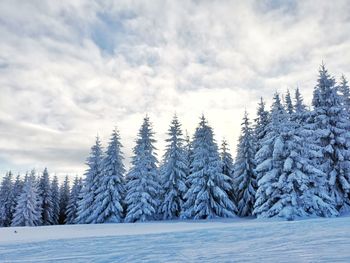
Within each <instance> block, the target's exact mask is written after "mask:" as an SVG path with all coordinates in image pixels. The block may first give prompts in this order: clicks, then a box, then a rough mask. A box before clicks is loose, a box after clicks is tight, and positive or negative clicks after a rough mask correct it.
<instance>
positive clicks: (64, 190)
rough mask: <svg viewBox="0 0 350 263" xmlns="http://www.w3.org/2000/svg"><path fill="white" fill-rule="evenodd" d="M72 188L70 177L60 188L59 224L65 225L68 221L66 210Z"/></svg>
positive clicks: (66, 178)
mask: <svg viewBox="0 0 350 263" xmlns="http://www.w3.org/2000/svg"><path fill="white" fill-rule="evenodd" d="M69 195H70V187H69V179H68V175H67V176H66V177H65V179H64V182H63V184H62V185H61V187H60V203H59V204H60V214H59V217H58V223H59V224H61V225H63V224H64V223H65V221H66V216H67V215H66V208H67V205H68V201H69Z"/></svg>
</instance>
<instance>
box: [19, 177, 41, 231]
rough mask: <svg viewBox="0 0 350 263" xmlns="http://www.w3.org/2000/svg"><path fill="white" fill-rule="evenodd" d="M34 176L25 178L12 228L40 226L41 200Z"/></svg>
mask: <svg viewBox="0 0 350 263" xmlns="http://www.w3.org/2000/svg"><path fill="white" fill-rule="evenodd" d="M35 181H36V180H35V176H34V175H33V173H32V175H30V176H26V180H25V182H24V186H23V191H22V193H21V195H20V196H19V198H18V201H17V206H16V210H15V213H14V216H13V220H12V226H38V225H40V224H41V200H40V197H39V193H38V187H37V183H36V182H35Z"/></svg>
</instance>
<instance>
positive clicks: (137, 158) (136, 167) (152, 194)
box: [125, 116, 160, 222]
mask: <svg viewBox="0 0 350 263" xmlns="http://www.w3.org/2000/svg"><path fill="white" fill-rule="evenodd" d="M153 135H154V133H153V131H152V127H151V123H150V121H149V118H148V116H146V117H145V118H144V121H143V124H142V126H141V129H140V131H139V134H138V137H139V138H138V139H137V141H136V146H135V148H134V150H133V151H134V156H133V158H132V162H131V163H132V167H131V169H130V171H129V173H128V174H127V185H126V189H127V193H126V198H125V202H126V204H127V211H126V217H125V221H126V222H135V221H142V222H143V221H147V220H154V219H155V218H156V214H157V210H158V206H159V199H158V195H159V193H160V185H159V183H158V181H159V179H158V178H157V177H158V171H157V158H156V154H155V152H154V151H155V147H154V146H153V144H154V143H155V142H156V141H155V139H153Z"/></svg>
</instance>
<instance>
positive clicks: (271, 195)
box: [253, 94, 337, 220]
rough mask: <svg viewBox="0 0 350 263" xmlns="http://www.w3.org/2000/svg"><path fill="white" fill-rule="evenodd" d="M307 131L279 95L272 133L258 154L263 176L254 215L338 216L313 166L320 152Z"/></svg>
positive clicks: (273, 114) (286, 216)
mask: <svg viewBox="0 0 350 263" xmlns="http://www.w3.org/2000/svg"><path fill="white" fill-rule="evenodd" d="M303 129H304V128H303V126H301V125H299V124H297V123H296V122H294V121H292V120H290V119H289V117H288V116H287V114H286V112H285V110H284V109H283V107H282V106H281V104H280V101H279V97H278V94H276V95H275V98H274V103H273V106H272V112H271V123H270V124H269V126H268V133H267V135H266V137H265V139H264V145H263V147H262V148H261V149H260V150H259V152H257V154H256V161H257V168H256V171H257V172H259V173H262V176H261V179H260V180H259V181H258V190H257V193H256V202H255V206H254V211H253V213H254V214H256V215H257V216H258V217H276V216H278V217H282V218H286V219H287V220H293V219H295V218H297V217H305V216H311V215H312V216H314V215H319V216H332V215H336V213H337V212H336V210H335V209H334V207H333V206H332V202H331V199H330V198H329V197H328V196H327V195H326V194H325V193H324V191H323V186H324V184H322V176H323V174H322V171H320V170H318V169H317V168H316V166H315V165H314V163H313V162H312V156H314V155H317V154H318V151H317V148H316V147H315V146H313V145H312V143H313V141H312V140H311V141H310V139H309V138H308V137H307V136H308V135H309V134H304V130H303ZM305 131H306V130H305Z"/></svg>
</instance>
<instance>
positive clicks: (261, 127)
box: [254, 98, 270, 151]
mask: <svg viewBox="0 0 350 263" xmlns="http://www.w3.org/2000/svg"><path fill="white" fill-rule="evenodd" d="M254 121H255V126H254V135H255V136H254V137H255V141H256V151H259V150H260V148H261V147H262V146H261V142H262V140H263V138H264V137H265V135H266V128H267V125H268V124H269V121H270V120H269V112H268V111H267V110H265V102H264V100H263V98H260V103H259V104H258V110H257V118H256V119H255V120H254Z"/></svg>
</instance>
